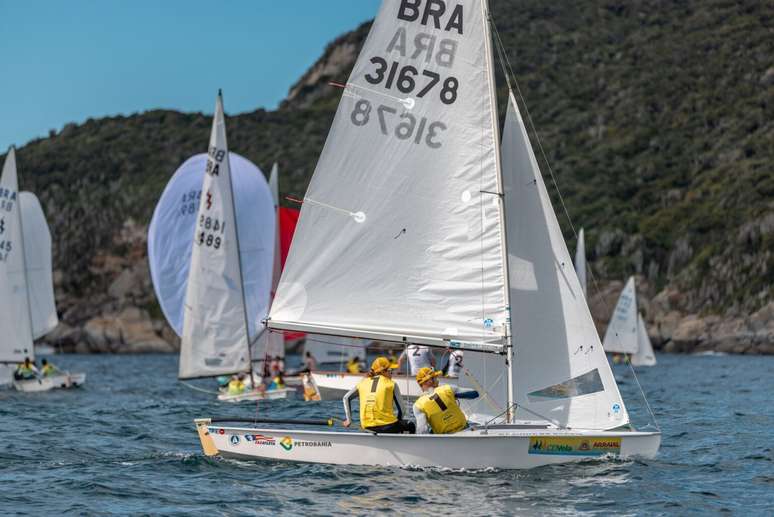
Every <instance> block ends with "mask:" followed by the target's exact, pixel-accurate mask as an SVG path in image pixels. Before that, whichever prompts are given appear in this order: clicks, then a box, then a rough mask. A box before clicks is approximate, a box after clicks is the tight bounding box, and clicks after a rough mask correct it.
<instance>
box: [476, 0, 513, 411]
mask: <svg viewBox="0 0 774 517" xmlns="http://www.w3.org/2000/svg"><path fill="white" fill-rule="evenodd" d="M481 9H482V11H483V12H482V16H483V19H484V48H485V50H486V63H487V68H488V73H489V91H490V98H491V99H492V102H491V104H490V108H491V112H492V116H491V119H492V134H493V135H494V149H495V163H496V167H497V192H498V196H499V198H500V210H499V211H498V212H499V215H500V240H501V242H502V245H501V250H502V255H503V258H502V261H503V277H504V278H503V290H504V293H503V298H504V299H505V306H506V307H505V313H506V320H505V370H506V375H507V377H508V397H507V406H506V407H507V412H506V422H510V421H511V419H512V417H513V410H512V408H511V406H512V404H513V401H514V400H515V397H514V392H513V368H512V367H511V366H512V365H511V363H512V361H513V333H512V332H511V293H510V276H509V271H508V238H507V235H508V234H507V231H506V220H505V192H504V190H503V166H502V160H501V156H500V124H499V122H498V120H499V119H498V115H497V114H498V111H497V88H496V84H495V75H494V55H493V53H492V28H491V21H490V20H491V19H490V14H489V0H481Z"/></svg>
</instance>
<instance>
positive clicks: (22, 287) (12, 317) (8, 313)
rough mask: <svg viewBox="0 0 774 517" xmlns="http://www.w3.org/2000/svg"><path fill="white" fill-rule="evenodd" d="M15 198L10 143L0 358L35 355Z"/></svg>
mask: <svg viewBox="0 0 774 517" xmlns="http://www.w3.org/2000/svg"><path fill="white" fill-rule="evenodd" d="M18 198H19V190H18V181H17V177H16V151H15V149H14V148H13V147H12V148H11V149H10V150H9V151H8V154H7V155H6V158H5V164H4V165H3V175H2V177H0V332H2V335H3V339H1V340H0V362H21V361H23V360H24V358H25V357H29V358H30V359H33V358H34V355H35V353H34V349H33V347H32V325H31V324H30V307H29V303H28V300H27V279H26V272H25V269H24V253H23V249H24V246H23V242H22V228H21V221H20V210H19V199H18Z"/></svg>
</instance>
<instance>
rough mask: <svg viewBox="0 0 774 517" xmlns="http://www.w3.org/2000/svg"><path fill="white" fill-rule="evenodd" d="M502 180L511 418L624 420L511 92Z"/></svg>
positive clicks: (580, 424) (607, 423)
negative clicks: (508, 296)
mask: <svg viewBox="0 0 774 517" xmlns="http://www.w3.org/2000/svg"><path fill="white" fill-rule="evenodd" d="M502 153H503V179H504V186H505V204H506V218H507V219H506V220H507V223H508V225H507V230H508V260H509V274H510V289H511V305H512V329H513V345H514V356H515V357H514V366H513V368H514V373H513V377H514V391H515V400H516V402H517V403H518V404H519V406H520V408H519V409H518V410H517V413H516V417H517V418H524V419H534V418H535V415H534V414H531V413H529V412H528V411H524V410H523V408H526V409H529V410H532V411H534V412H536V413H538V414H540V415H542V416H544V417H547V418H550V419H552V420H554V421H556V422H558V423H560V424H563V425H567V426H569V427H574V428H586V429H609V428H613V427H616V426H619V425H622V424H625V423H627V422H628V415H627V412H626V408H625V406H624V403H623V400H622V399H621V395H620V393H619V392H618V386H617V385H616V383H615V379H614V378H613V374H612V371H611V370H610V366H609V364H608V362H607V358H606V357H605V353H604V350H603V348H602V345H601V343H600V342H599V336H598V335H597V331H596V329H595V327H594V323H593V321H592V319H591V313H590V312H589V308H588V305H587V303H586V298H585V297H584V296H583V292H582V290H581V286H580V282H579V281H578V276H577V274H576V273H575V269H574V268H573V265H572V261H571V258H570V253H569V251H568V250H567V244H566V243H565V241H564V237H563V236H562V232H561V229H560V227H559V223H558V221H557V219H556V214H555V213H554V210H553V207H552V206H551V200H550V198H549V196H548V192H547V190H546V187H545V184H544V182H543V177H542V175H541V173H540V169H539V168H538V164H537V160H536V159H535V155H534V153H533V151H532V147H531V146H530V143H529V138H528V136H527V130H526V128H525V127H524V122H523V120H522V118H521V114H520V113H519V109H518V106H517V105H516V101H515V99H514V98H513V95H512V94H511V95H510V102H509V105H508V113H507V116H506V122H505V129H504V131H503V145H502Z"/></svg>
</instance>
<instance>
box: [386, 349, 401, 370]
mask: <svg viewBox="0 0 774 517" xmlns="http://www.w3.org/2000/svg"><path fill="white" fill-rule="evenodd" d="M387 359H389V360H390V370H397V369H399V368H400V365H399V364H398V356H397V355H395V351H394V350H390V352H389V354H388V355H387Z"/></svg>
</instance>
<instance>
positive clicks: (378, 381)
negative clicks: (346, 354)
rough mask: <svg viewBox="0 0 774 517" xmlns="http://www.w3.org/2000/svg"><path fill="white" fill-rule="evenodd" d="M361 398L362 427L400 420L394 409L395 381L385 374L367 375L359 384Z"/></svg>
mask: <svg viewBox="0 0 774 517" xmlns="http://www.w3.org/2000/svg"><path fill="white" fill-rule="evenodd" d="M357 392H358V397H359V398H360V427H362V428H364V429H365V428H367V427H376V426H380V425H388V424H392V423H395V422H397V421H398V417H397V416H395V412H394V411H393V409H392V399H393V393H394V392H395V383H394V382H393V381H392V379H388V378H387V377H384V376H383V375H376V376H374V377H366V378H365V379H363V380H362V381H360V384H358V385H357Z"/></svg>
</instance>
